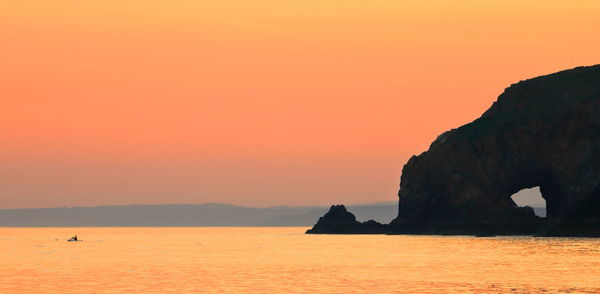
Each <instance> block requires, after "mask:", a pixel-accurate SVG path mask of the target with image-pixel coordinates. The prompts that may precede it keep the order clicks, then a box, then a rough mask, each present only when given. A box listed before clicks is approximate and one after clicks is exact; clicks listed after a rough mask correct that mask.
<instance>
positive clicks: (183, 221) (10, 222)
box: [0, 202, 398, 227]
mask: <svg viewBox="0 0 600 294" xmlns="http://www.w3.org/2000/svg"><path fill="white" fill-rule="evenodd" d="M347 207H348V209H349V210H350V211H352V212H353V213H354V214H355V215H356V216H357V218H358V219H359V220H361V221H365V220H369V219H374V220H376V221H379V222H382V223H389V222H390V221H391V220H392V219H393V218H394V217H396V214H397V210H398V207H397V203H396V202H381V203H372V204H360V205H349V206H347ZM328 209H329V207H326V206H306V207H290V206H275V207H266V208H257V207H244V206H237V205H229V204H218V203H207V204H199V205H193V204H169V205H128V206H96V207H62V208H39V209H2V210H0V227H180V226H184V227H186V226H189V227H194V226H202V227H233V226H249V227H261V226H274V227H278V226H279V227H280V226H302V227H305V226H306V227H308V226H312V225H314V224H315V222H316V221H317V219H318V218H319V217H320V216H321V215H323V214H324V213H325V212H327V210H328Z"/></svg>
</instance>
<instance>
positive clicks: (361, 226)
mask: <svg viewBox="0 0 600 294" xmlns="http://www.w3.org/2000/svg"><path fill="white" fill-rule="evenodd" d="M306 233H307V234H385V233H387V225H384V224H380V223H378V222H376V221H374V220H369V221H366V222H363V223H361V222H359V221H357V220H356V217H355V216H354V214H352V213H351V212H349V211H348V210H347V209H346V207H345V206H344V205H332V206H331V208H329V211H328V212H327V213H326V214H325V215H324V216H322V217H320V218H319V221H317V224H316V225H315V226H314V227H313V228H312V229H310V230H308V231H306Z"/></svg>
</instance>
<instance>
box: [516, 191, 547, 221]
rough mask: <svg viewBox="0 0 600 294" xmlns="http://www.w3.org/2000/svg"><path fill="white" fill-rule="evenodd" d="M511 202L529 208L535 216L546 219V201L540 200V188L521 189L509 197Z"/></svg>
mask: <svg viewBox="0 0 600 294" xmlns="http://www.w3.org/2000/svg"><path fill="white" fill-rule="evenodd" d="M511 198H512V200H513V201H514V202H515V203H516V204H517V205H518V206H519V207H523V206H531V207H533V210H534V211H535V215H537V216H539V217H546V200H545V199H544V198H542V193H541V192H540V187H534V188H531V189H523V190H521V191H519V192H517V193H515V194H513V195H512V196H511Z"/></svg>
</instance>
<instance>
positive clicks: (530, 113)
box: [309, 65, 600, 237]
mask: <svg viewBox="0 0 600 294" xmlns="http://www.w3.org/2000/svg"><path fill="white" fill-rule="evenodd" d="M536 186H539V187H540V191H541V193H542V197H543V198H544V199H545V200H546V208H547V218H545V219H541V218H539V217H537V216H535V214H534V212H533V209H531V208H530V207H517V205H516V204H515V203H514V202H513V200H512V199H511V196H512V195H513V194H514V193H516V192H518V191H520V190H521V189H525V188H532V187H536ZM398 196H399V207H398V217H397V218H396V219H394V220H393V221H392V222H391V223H390V224H389V228H387V230H388V231H387V232H388V233H394V234H475V235H508V234H515V235H522V234H533V235H539V236H593V237H600V65H596V66H591V67H579V68H575V69H571V70H566V71H562V72H559V73H555V74H551V75H547V76H542V77H537V78H534V79H531V80H527V81H522V82H519V83H517V84H513V85H512V86H511V87H509V88H507V89H506V90H505V91H504V93H502V94H501V95H500V96H499V97H498V100H497V101H496V102H495V103H494V104H493V105H492V107H491V108H490V109H488V110H487V111H486V112H485V113H484V114H483V115H482V116H481V117H480V118H479V119H477V120H475V121H473V122H471V123H469V124H466V125H464V126H462V127H459V128H457V129H453V130H450V131H447V132H445V133H443V134H441V135H440V136H439V137H438V138H437V139H436V140H435V141H434V142H433V143H432V144H431V146H430V148H429V150H427V151H426V152H424V153H422V154H421V155H419V156H413V157H412V158H411V159H410V160H409V161H408V163H407V164H406V165H405V166H404V169H403V171H402V178H401V185H400V192H399V194H398ZM339 210H340V211H338V209H337V208H336V209H335V210H334V207H332V210H330V212H329V213H328V214H327V215H325V216H324V217H322V218H321V219H320V220H319V223H317V225H316V226H315V228H313V230H309V231H315V230H316V231H318V232H325V233H339V232H343V233H352V232H355V230H359V229H358V228H360V231H361V232H364V231H363V230H364V228H363V227H360V226H359V225H358V224H360V223H358V222H356V220H355V218H354V217H353V216H352V217H350V216H349V215H351V214H349V213H347V212H346V211H345V209H344V211H341V209H339ZM348 214H349V215H348ZM357 223H358V224H357ZM374 231H376V230H374Z"/></svg>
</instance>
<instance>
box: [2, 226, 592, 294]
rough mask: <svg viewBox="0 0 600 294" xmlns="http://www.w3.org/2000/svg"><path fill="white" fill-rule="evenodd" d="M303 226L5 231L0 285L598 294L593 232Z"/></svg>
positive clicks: (26, 288)
mask: <svg viewBox="0 0 600 294" xmlns="http://www.w3.org/2000/svg"><path fill="white" fill-rule="evenodd" d="M305 230H306V228H1V229H0V293H61V294H65V293H600V240H597V239H586V238H532V237H490V238H477V237H470V236H406V235H398V236H386V235H305V234H304V231H305ZM72 235H77V236H78V237H79V239H81V240H83V241H82V242H67V241H66V239H68V238H69V237H71V236H72Z"/></svg>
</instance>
